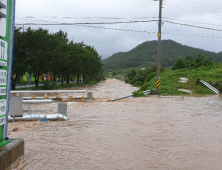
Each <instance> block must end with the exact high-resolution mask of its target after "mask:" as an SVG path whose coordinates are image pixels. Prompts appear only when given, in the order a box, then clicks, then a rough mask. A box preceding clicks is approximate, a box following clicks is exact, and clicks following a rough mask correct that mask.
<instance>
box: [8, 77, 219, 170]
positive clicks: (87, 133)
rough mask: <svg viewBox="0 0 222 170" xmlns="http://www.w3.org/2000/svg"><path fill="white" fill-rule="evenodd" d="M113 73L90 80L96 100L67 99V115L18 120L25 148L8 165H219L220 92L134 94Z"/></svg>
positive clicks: (69, 168)
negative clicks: (60, 118)
mask: <svg viewBox="0 0 222 170" xmlns="http://www.w3.org/2000/svg"><path fill="white" fill-rule="evenodd" d="M136 89H137V88H136V87H132V86H130V85H128V84H125V83H124V82H121V81H119V80H115V79H108V80H106V81H105V82H102V83H99V84H98V85H96V86H92V87H88V88H87V90H89V91H92V92H93V96H94V97H95V101H93V102H91V103H86V102H68V113H67V115H68V117H69V120H68V121H59V122H56V121H54V122H53V121H50V122H44V123H43V122H36V121H35V122H16V123H10V124H9V137H11V138H23V139H25V155H24V156H23V157H21V158H20V159H19V160H18V161H17V162H16V163H14V164H13V165H12V166H11V167H10V168H9V170H36V169H37V170H97V169H98V170H106V169H107V170H109V169H115V170H117V169H120V170H131V169H135V170H163V169H164V170H219V169H221V167H222V132H221V129H222V101H221V97H220V96H217V95H212V96H202V97H200V96H199V97H193V96H189V97H188V96H185V97H184V99H183V100H182V97H181V96H180V97H179V96H174V97H157V96H149V97H145V98H131V99H124V100H119V101H115V102H108V99H112V98H116V97H122V96H125V95H129V94H131V92H132V91H134V90H136Z"/></svg>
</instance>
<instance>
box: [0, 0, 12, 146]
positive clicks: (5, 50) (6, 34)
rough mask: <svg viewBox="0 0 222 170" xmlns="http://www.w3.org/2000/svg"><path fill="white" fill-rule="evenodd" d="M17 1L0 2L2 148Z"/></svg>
mask: <svg viewBox="0 0 222 170" xmlns="http://www.w3.org/2000/svg"><path fill="white" fill-rule="evenodd" d="M14 9H15V0H0V147H1V146H2V145H3V144H4V143H5V142H4V140H5V139H6V137H7V128H8V114H9V113H8V111H9V100H10V81H11V72H12V70H11V62H12V57H11V56H12V47H13V36H14V35H13V34H14V15H15V14H14V13H15V10H14Z"/></svg>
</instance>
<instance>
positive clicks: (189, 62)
mask: <svg viewBox="0 0 222 170" xmlns="http://www.w3.org/2000/svg"><path fill="white" fill-rule="evenodd" d="M212 65H213V62H212V61H211V60H210V59H209V57H208V58H205V57H204V56H202V55H200V54H199V55H198V56H197V58H196V59H195V60H193V58H192V57H191V56H188V57H187V58H186V61H185V62H184V61H183V59H181V58H178V60H177V62H176V63H175V65H174V66H173V67H172V70H177V69H183V68H188V69H191V68H199V67H210V66H212Z"/></svg>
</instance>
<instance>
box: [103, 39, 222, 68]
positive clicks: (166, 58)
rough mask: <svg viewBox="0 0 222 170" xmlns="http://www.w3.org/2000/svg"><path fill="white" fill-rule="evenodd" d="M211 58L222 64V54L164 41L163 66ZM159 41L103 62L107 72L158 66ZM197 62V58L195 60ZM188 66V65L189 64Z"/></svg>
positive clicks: (147, 43)
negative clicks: (192, 59)
mask: <svg viewBox="0 0 222 170" xmlns="http://www.w3.org/2000/svg"><path fill="white" fill-rule="evenodd" d="M198 54H200V55H202V56H211V60H212V61H213V62H222V53H213V52H209V51H205V50H202V49H197V48H192V47H188V46H185V45H181V44H179V43H177V42H175V41H172V40H162V45H161V65H162V66H163V67H172V66H173V65H174V64H175V63H176V61H177V59H178V57H179V56H180V57H181V59H183V60H185V59H186V58H187V56H197V55H198ZM156 58H157V41H147V42H144V43H142V44H140V45H138V46H137V47H135V48H133V49H132V50H130V51H128V52H119V53H116V54H113V55H112V56H110V57H109V58H107V59H105V60H103V61H102V62H103V64H104V70H105V71H109V72H110V71H114V70H119V69H126V68H132V67H133V68H135V67H137V68H141V67H144V68H147V67H153V66H155V65H156V62H157V61H156ZM194 60H195V58H194ZM187 64H188V63H187Z"/></svg>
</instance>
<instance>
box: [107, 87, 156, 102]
mask: <svg viewBox="0 0 222 170" xmlns="http://www.w3.org/2000/svg"><path fill="white" fill-rule="evenodd" d="M151 93H152V92H151V90H147V91H143V94H144V95H148V94H151ZM130 97H134V94H130V95H127V96H123V97H119V98H116V99H110V100H108V101H109V102H111V101H117V100H121V99H126V98H130Z"/></svg>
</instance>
